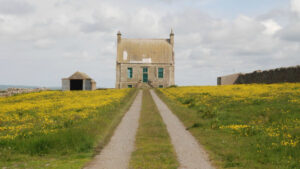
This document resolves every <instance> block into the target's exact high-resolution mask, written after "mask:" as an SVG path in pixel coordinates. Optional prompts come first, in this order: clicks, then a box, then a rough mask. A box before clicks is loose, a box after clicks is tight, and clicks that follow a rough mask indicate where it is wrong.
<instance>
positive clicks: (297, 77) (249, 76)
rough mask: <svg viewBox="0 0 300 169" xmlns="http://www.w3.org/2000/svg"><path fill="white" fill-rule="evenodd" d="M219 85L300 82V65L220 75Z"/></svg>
mask: <svg viewBox="0 0 300 169" xmlns="http://www.w3.org/2000/svg"><path fill="white" fill-rule="evenodd" d="M217 81H218V82H217V83H218V85H231V84H251V83H265V84H271V83H285V82H290V83H295V82H300V66H295V67H287V68H278V69H271V70H265V71H254V72H252V73H246V74H242V73H238V74H232V75H227V76H222V77H218V80H217Z"/></svg>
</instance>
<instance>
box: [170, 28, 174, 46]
mask: <svg viewBox="0 0 300 169" xmlns="http://www.w3.org/2000/svg"><path fill="white" fill-rule="evenodd" d="M170 44H171V45H172V46H174V32H173V29H171V33H170Z"/></svg>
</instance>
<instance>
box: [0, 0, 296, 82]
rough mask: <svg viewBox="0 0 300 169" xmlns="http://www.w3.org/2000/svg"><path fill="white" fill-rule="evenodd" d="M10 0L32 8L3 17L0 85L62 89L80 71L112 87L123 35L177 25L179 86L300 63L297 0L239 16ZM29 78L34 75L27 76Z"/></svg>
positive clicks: (152, 6) (149, 34) (172, 7)
mask: <svg viewBox="0 0 300 169" xmlns="http://www.w3.org/2000/svg"><path fill="white" fill-rule="evenodd" d="M13 1H14V2H18V3H19V2H22V3H24V4H29V6H31V7H32V8H31V10H27V13H26V12H25V13H24V15H22V16H21V15H18V14H17V13H15V14H13V12H10V14H8V13H9V12H6V13H4V12H3V11H2V13H1V12H0V59H1V61H0V76H1V77H5V78H2V79H0V84H1V83H3V84H8V83H15V84H17V83H19V84H32V85H44V86H47V85H48V86H55V85H57V86H58V85H60V78H62V77H65V76H68V75H70V74H72V73H73V72H74V71H76V70H80V71H83V72H86V73H87V74H89V75H91V76H92V77H94V78H95V80H96V81H97V82H98V84H100V86H102V87H113V86H114V83H115V58H116V33H117V31H118V30H120V31H121V33H122V36H123V37H124V38H168V37H169V33H170V28H173V29H174V31H175V58H176V83H178V84H179V85H192V84H193V85H203V84H216V77H217V76H219V75H224V74H229V73H236V72H248V71H253V70H256V69H269V68H275V67H281V66H290V65H295V64H300V58H299V53H300V44H299V43H300V31H299V30H300V24H299V23H300V21H299V17H297V16H296V15H295V12H297V11H299V10H298V9H299V8H297V7H296V5H299V1H291V4H292V8H291V9H289V11H286V12H282V10H281V11H280V10H278V11H276V10H275V11H272V12H268V13H267V14H262V16H258V17H251V16H247V15H243V14H241V15H238V16H237V17H235V18H234V19H228V18H225V17H223V18H214V17H212V16H210V15H208V14H206V13H204V12H203V11H202V10H200V9H199V8H197V7H195V6H193V5H192V4H193V3H196V1H193V0H192V1H189V2H188V3H187V4H191V5H186V6H176V5H177V4H180V5H182V3H184V2H182V1H178V0H170V1H168V0H166V1H167V2H171V1H172V4H170V3H161V2H159V1H158V0H157V1H151V2H149V1H140V0H129V1H126V3H124V1H121V0H101V1H99V0H89V1H82V0H43V1H36V0H22V1H16V0H13ZM1 2H4V0H0V3H1ZM7 2H8V0H6V3H7ZM287 3H288V2H287ZM158 4H159V5H158ZM24 6H26V5H24ZM187 6H188V7H187ZM28 9H29V8H28ZM0 10H1V7H0ZM10 11H14V10H12V8H11V10H10ZM30 11H32V12H30ZM266 12H267V11H266ZM278 18H281V19H278ZM282 18H283V19H282ZM282 20H284V22H282ZM21 70H22V71H21ZM36 70H39V71H36ZM187 70H188V72H189V73H186V72H187ZM25 73H26V74H27V75H28V74H33V76H32V77H28V76H27V77H28V78H27V79H22V76H24V74H25ZM45 74H47V76H45ZM38 77H40V78H38ZM43 77H47V78H43Z"/></svg>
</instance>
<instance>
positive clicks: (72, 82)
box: [62, 72, 96, 91]
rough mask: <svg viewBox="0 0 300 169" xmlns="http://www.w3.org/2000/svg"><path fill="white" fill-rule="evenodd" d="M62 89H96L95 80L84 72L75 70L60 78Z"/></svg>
mask: <svg viewBox="0 0 300 169" xmlns="http://www.w3.org/2000/svg"><path fill="white" fill-rule="evenodd" d="M62 90H63V91H66V90H96V82H95V81H94V80H93V79H92V78H90V77H89V76H88V75H87V74H85V73H82V72H75V73H74V74H73V75H72V76H70V77H68V78H63V79H62Z"/></svg>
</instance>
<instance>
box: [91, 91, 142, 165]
mask: <svg viewBox="0 0 300 169" xmlns="http://www.w3.org/2000/svg"><path fill="white" fill-rule="evenodd" d="M141 106H142V92H141V91H139V93H138V95H137V97H136V98H135V100H134V102H133V104H132V105H131V107H130V109H129V111H128V112H127V113H126V114H125V116H124V117H123V119H122V121H121V122H120V124H119V126H118V127H117V128H116V130H115V132H114V135H113V136H112V138H111V140H110V142H109V143H108V144H107V145H106V146H105V147H104V148H103V150H102V151H101V153H100V154H99V155H97V156H96V157H95V158H94V159H93V161H92V162H91V163H90V164H89V165H88V166H87V167H85V169H126V168H128V164H129V160H130V156H131V152H132V151H133V150H134V142H135V135H136V132H137V128H138V125H139V118H140V111H141Z"/></svg>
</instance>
